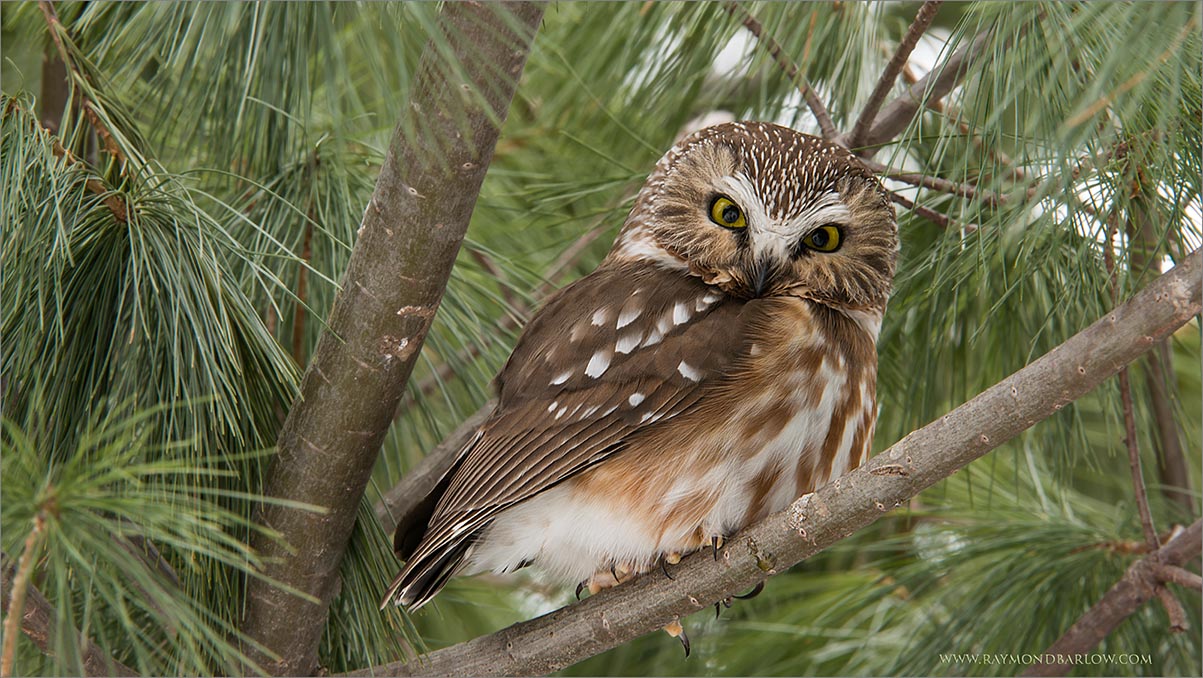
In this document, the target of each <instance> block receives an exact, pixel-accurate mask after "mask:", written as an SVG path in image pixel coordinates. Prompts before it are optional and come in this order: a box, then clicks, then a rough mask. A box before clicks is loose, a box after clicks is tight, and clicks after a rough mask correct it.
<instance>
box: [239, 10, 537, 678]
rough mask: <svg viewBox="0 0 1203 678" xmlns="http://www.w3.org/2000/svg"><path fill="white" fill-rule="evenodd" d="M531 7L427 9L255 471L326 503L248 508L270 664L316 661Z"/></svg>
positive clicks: (250, 613)
mask: <svg viewBox="0 0 1203 678" xmlns="http://www.w3.org/2000/svg"><path fill="white" fill-rule="evenodd" d="M544 9H545V5H544V4H542V3H526V2H507V3H497V4H492V3H448V4H446V5H444V6H443V9H442V10H441V12H440V14H439V19H438V26H439V28H440V30H442V32H443V33H444V35H443V36H442V38H441V40H440V39H439V38H437V37H436V38H432V41H431V43H429V44H428V45H427V46H426V48H425V49H424V50H423V53H422V57H421V60H420V63H419V67H418V74H417V77H416V79H415V81H414V84H413V88H412V90H411V91H410V92H409V96H408V106H407V107H406V111H407V117H403V118H402V119H401V120H400V121H399V123H398V125H397V128H396V130H395V132H394V133H393V138H392V141H391V144H390V147H389V150H388V153H387V154H386V155H385V158H384V163H383V165H382V167H381V170H380V176H379V179H378V180H377V183H376V188H375V190H374V191H373V194H372V197H371V199H370V202H369V207H368V209H367V210H366V211H365V213H364V217H363V222H362V225H361V227H360V229H359V238H358V240H357V241H356V243H355V247H354V249H353V250H352V253H351V260H350V262H349V264H348V268H347V272H346V274H345V276H344V278H343V280H342V283H341V286H340V287H341V291H340V292H339V294H338V296H337V297H336V298H335V301H334V306H333V309H332V311H331V313H330V319H329V323H328V327H329V329H327V330H326V331H325V332H323V334H322V336H321V339H320V340H319V342H318V346H317V349H316V351H315V352H314V357H313V361H312V362H311V364H310V367H309V369H308V370H307V372H306V374H305V377H304V379H303V381H302V383H301V394H300V397H299V398H298V399H297V401H296V402H295V403H294V404H293V406H292V409H291V410H290V411H289V414H288V418H287V420H286V421H285V423H284V427H283V430H282V431H281V433H280V438H279V442H278V444H277V448H278V454H277V455H276V458H275V460H274V462H273V464H272V465H271V468H270V469H269V471H268V473H267V477H266V480H265V487H264V493H265V494H267V495H269V496H271V497H275V498H280V499H286V500H296V501H303V502H306V503H308V504H317V505H319V506H324V507H326V508H327V509H328V510H327V511H326V512H323V513H320V514H319V513H314V512H307V511H301V510H297V509H293V508H288V507H286V506H284V505H280V504H272V505H267V506H262V507H261V508H260V513H259V515H258V516H257V518H258V522H259V523H260V524H261V525H264V526H266V527H268V528H270V529H269V531H274V532H275V533H277V534H278V535H279V536H280V537H281V538H282V540H283V541H282V542H281V541H277V540H275V539H271V538H269V537H267V536H263V535H260V534H257V535H256V537H255V539H254V540H253V541H252V547H253V548H255V550H256V551H257V552H259V553H260V554H261V555H262V556H263V559H264V561H265V562H266V563H267V565H266V566H265V568H264V575H265V577H264V578H262V579H259V578H255V579H251V580H250V581H248V583H247V602H246V613H245V616H244V618H243V623H242V631H243V632H244V633H245V634H246V635H247V636H248V637H249V638H250V639H251V640H252V641H255V642H254V643H253V644H250V646H249V647H248V648H247V652H248V655H249V656H250V658H251V659H252V660H253V661H255V662H256V663H258V664H260V665H261V666H263V667H264V668H265V669H266V670H267V671H268V672H270V673H272V674H277V675H311V674H312V673H313V672H314V671H315V670H316V668H317V665H316V663H317V651H318V643H319V640H320V638H321V635H322V631H323V629H324V628H325V627H326V620H327V616H328V613H329V607H330V603H331V601H332V600H333V598H334V596H335V595H336V594H337V591H338V588H339V576H338V573H339V566H340V564H341V562H342V559H343V554H344V553H345V551H346V548H347V540H348V539H349V537H350V535H351V528H352V526H353V524H354V521H355V514H356V509H357V507H358V505H359V501H360V498H361V497H362V495H363V491H364V488H365V487H366V485H367V482H368V478H369V476H370V475H371V471H372V466H373V465H374V463H375V461H376V457H377V455H378V453H379V450H380V444H381V441H382V440H383V438H384V435H385V433H386V432H387V430H388V427H389V424H390V423H391V422H392V420H393V414H394V413H395V412H396V409H397V404H398V402H400V400H401V395H402V393H403V392H404V388H405V383H406V381H407V380H408V378H409V375H410V373H411V372H412V370H413V366H414V363H415V362H416V360H417V357H418V354H419V352H420V351H419V349H420V348H421V346H422V343H423V341H424V339H425V337H426V333H427V332H428V331H429V329H430V324H431V321H432V320H433V318H434V314H435V312H436V310H437V309H438V305H439V302H440V300H441V298H442V294H443V291H444V289H445V287H446V284H447V279H448V277H449V276H450V273H451V267H452V265H453V263H454V261H455V258H456V255H457V253H458V252H459V249H460V244H461V242H462V241H463V238H464V233H465V231H466V230H467V227H468V221H469V219H470V217H471V215H472V211H473V209H474V207H475V204H476V199H477V196H478V194H479V192H480V186H481V183H482V181H483V180H484V175H485V171H486V170H487V168H488V166H489V162H490V160H491V159H492V156H493V150H494V148H495V146H496V143H497V138H498V135H499V129H500V125H501V123H502V122H503V121H504V120H505V117H506V113H507V111H508V109H509V104H510V101H511V99H512V98H513V95H514V91H515V88H516V87H517V81H518V78H519V76H520V75H521V73H522V70H523V67H524V65H525V62H526V57H527V55H528V54H529V51H530V46H531V44H532V42H533V39H534V33H535V31H536V30H537V28H538V26H539V22H540V20H541V19H542V16H543V11H544ZM503 14H508V15H509V17H505V16H502V15H503ZM507 19H508V20H507ZM436 41H437V42H438V43H439V44H436ZM270 580H275V581H278V582H280V583H282V584H284V585H286V586H289V587H291V588H293V589H295V590H297V591H299V592H301V593H303V594H306V596H308V597H302V596H299V595H295V594H293V593H289V592H288V591H286V590H283V589H281V588H277V587H275V586H274V585H272V584H271V583H269V581H270ZM260 646H261V647H260Z"/></svg>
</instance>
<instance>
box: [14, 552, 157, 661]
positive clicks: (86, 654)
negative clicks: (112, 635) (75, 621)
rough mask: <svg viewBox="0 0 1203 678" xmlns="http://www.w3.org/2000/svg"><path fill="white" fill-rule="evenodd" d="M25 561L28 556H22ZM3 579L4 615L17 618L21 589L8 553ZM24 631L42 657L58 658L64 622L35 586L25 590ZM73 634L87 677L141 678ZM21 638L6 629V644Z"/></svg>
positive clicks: (22, 630)
mask: <svg viewBox="0 0 1203 678" xmlns="http://www.w3.org/2000/svg"><path fill="white" fill-rule="evenodd" d="M22 557H24V554H22ZM0 561H3V565H0V578H2V580H3V581H2V586H0V603H3V611H4V612H5V614H8V615H9V616H13V615H12V614H11V613H10V610H14V609H18V607H19V606H18V605H17V602H16V601H11V602H10V600H9V599H10V597H11V596H12V595H13V592H14V591H13V590H14V588H15V587H16V586H17V585H18V584H16V583H15V582H14V581H13V572H14V569H15V567H14V565H13V564H12V562H11V559H10V558H9V557H8V554H7V553H4V554H0ZM20 620H21V623H20V629H21V632H22V633H24V634H25V637H27V638H29V640H30V641H31V642H32V643H33V644H34V645H35V646H36V647H37V648H38V649H39V650H41V652H42V654H44V655H46V656H47V657H54V656H55V652H56V650H55V648H56V647H58V642H57V639H56V638H55V633H56V632H57V630H58V629H60V628H62V626H61V622H60V621H59V619H58V612H57V611H56V610H55V609H54V605H52V604H51V603H50V601H49V600H46V597H45V596H43V595H42V593H41V592H40V591H38V590H37V589H36V588H34V587H33V586H26V587H25V603H24V609H23V610H22V611H21V612H20ZM68 631H69V633H70V634H71V635H73V636H74V637H76V638H77V640H76V643H77V646H78V647H79V657H80V660H81V667H82V668H83V673H84V675H85V676H137V675H139V674H138V672H137V671H135V670H133V669H131V668H130V667H128V666H126V665H125V664H122V663H121V662H118V661H115V660H114V659H113V658H112V657H110V656H108V655H107V654H105V652H104V651H103V650H102V649H101V648H100V647H99V646H98V645H96V643H93V642H92V641H91V640H90V639H88V638H87V637H86V636H84V635H83V634H81V633H79V632H78V631H75V630H74V629H68ZM17 635H18V634H16V633H12V632H11V631H9V630H8V629H5V643H8V642H9V641H8V639H9V638H12V639H13V640H14V641H15V639H16V637H17Z"/></svg>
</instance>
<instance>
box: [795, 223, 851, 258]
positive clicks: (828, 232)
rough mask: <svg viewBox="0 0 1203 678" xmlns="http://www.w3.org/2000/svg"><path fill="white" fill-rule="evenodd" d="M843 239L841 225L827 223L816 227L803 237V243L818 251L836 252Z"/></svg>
mask: <svg viewBox="0 0 1203 678" xmlns="http://www.w3.org/2000/svg"><path fill="white" fill-rule="evenodd" d="M842 240H843V233H841V232H840V227H839V226H834V225H832V224H827V225H825V226H820V227H818V228H816V229H815V230H813V231H811V232H810V234H809V235H807V236H806V237H805V238H802V244H803V245H806V246H807V247H809V248H810V249H812V250H815V251H816V252H834V251H836V250H838V249H839V248H840V241H842Z"/></svg>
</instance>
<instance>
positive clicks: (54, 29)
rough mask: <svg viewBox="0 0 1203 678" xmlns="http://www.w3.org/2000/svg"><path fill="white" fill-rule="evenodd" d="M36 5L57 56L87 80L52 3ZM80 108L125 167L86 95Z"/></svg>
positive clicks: (40, 1) (44, 0)
mask: <svg viewBox="0 0 1203 678" xmlns="http://www.w3.org/2000/svg"><path fill="white" fill-rule="evenodd" d="M38 7H39V8H41V10H42V17H43V18H44V19H45V20H46V26H47V27H48V28H49V29H50V38H51V40H52V41H53V42H54V46H55V48H56V49H57V50H58V54H59V58H60V59H61V60H62V62H63V64H65V65H66V67H67V69H68V70H70V72H71V74H72V76H73V77H74V78H76V79H78V80H80V81H81V82H87V81H88V78H87V76H86V75H85V74H84V73H83V72H82V71H81V70H80V69H79V65H78V64H76V63H75V60H74V59H72V58H71V53H70V52H69V51H68V50H67V46H66V44H64V43H63V35H65V34H66V32H67V29H66V27H64V26H63V24H62V22H60V21H59V18H58V14H57V13H55V11H54V5H53V4H52V3H51V2H50V1H49V0H38ZM80 109H81V110H82V111H83V114H84V118H85V119H86V120H87V121H88V124H89V125H91V126H92V129H94V130H96V134H97V135H98V136H99V137H100V139H101V141H103V142H104V148H105V150H106V151H107V152H108V154H109V155H111V156H113V157H114V158H115V159H116V160H117V162H118V163H119V164H120V166H121V167H125V164H126V157H125V154H124V153H122V152H121V147H120V146H119V145H118V144H117V140H116V139H114V138H113V132H112V130H110V129H109V128H108V126H106V125H105V124H104V121H103V120H101V118H100V115H99V114H98V113H97V112H96V107H95V106H93V105H92V102H91V101H90V100H89V99H88V97H86V96H83V95H80Z"/></svg>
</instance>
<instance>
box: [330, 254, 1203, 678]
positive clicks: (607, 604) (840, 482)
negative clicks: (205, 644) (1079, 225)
mask: <svg viewBox="0 0 1203 678" xmlns="http://www.w3.org/2000/svg"><path fill="white" fill-rule="evenodd" d="M1200 288H1203V250H1196V251H1195V252H1193V253H1192V254H1191V255H1190V256H1189V257H1187V258H1186V259H1184V260H1183V261H1182V263H1180V264H1179V265H1178V266H1177V267H1175V268H1174V269H1173V270H1172V271H1170V272H1169V273H1166V274H1165V275H1162V276H1161V277H1160V278H1159V279H1157V280H1156V281H1154V282H1153V283H1152V284H1150V285H1149V286H1148V287H1146V288H1145V289H1144V290H1143V291H1141V292H1140V293H1138V294H1137V295H1136V296H1135V297H1133V298H1132V299H1131V300H1130V301H1129V302H1128V303H1125V304H1123V305H1122V306H1119V307H1118V308H1116V309H1114V310H1113V311H1112V312H1111V313H1109V314H1107V316H1106V317H1104V318H1102V319H1101V320H1099V321H1097V322H1095V323H1094V324H1093V325H1091V326H1090V327H1088V328H1086V329H1085V330H1083V331H1081V332H1079V333H1078V334H1076V335H1074V336H1073V337H1071V338H1070V339H1068V340H1067V341H1066V342H1065V343H1063V344H1061V345H1060V346H1058V347H1057V348H1055V349H1053V350H1052V351H1049V352H1048V353H1047V354H1045V355H1044V356H1042V357H1040V358H1038V359H1037V360H1035V361H1034V362H1032V363H1031V364H1030V365H1028V366H1027V367H1024V368H1023V369H1021V370H1019V371H1018V372H1016V373H1015V374H1013V375H1011V376H1010V377H1007V378H1006V379H1004V380H1003V381H1001V382H999V383H998V384H996V385H994V386H992V387H991V388H989V389H987V390H986V391H984V392H982V393H981V394H979V395H978V396H977V397H975V398H973V399H972V400H970V401H969V402H967V403H965V404H964V405H961V406H960V407H958V408H956V409H955V410H953V411H952V412H949V413H948V414H947V415H945V416H943V417H941V418H940V419H938V420H936V421H934V422H932V423H931V424H928V425H927V426H924V427H923V428H921V429H919V430H917V431H914V432H913V433H911V434H909V435H907V436H906V437H905V438H903V439H902V440H900V441H899V442H897V443H895V444H894V445H893V446H891V447H890V448H889V449H887V450H886V451H884V452H882V453H881V454H878V455H877V456H875V457H873V458H872V459H870V460H869V461H868V463H866V464H865V465H864V466H862V467H861V468H859V469H857V470H855V471H853V472H851V473H849V474H847V475H845V476H842V477H841V478H838V479H836V480H835V481H834V482H831V483H829V484H827V485H825V486H823V487H822V488H820V489H819V490H817V491H815V492H813V493H811V494H808V495H806V496H803V497H801V498H800V499H798V500H797V501H795V502H794V503H793V504H792V505H791V506H790V507H789V508H787V509H786V510H785V511H782V512H780V513H777V514H774V515H772V516H769V517H768V518H766V519H765V520H763V521H761V522H760V523H757V524H756V525H753V526H752V527H750V528H748V529H747V530H745V531H743V532H742V533H740V534H738V535H736V536H735V537H734V538H732V540H731V541H730V542H728V544H729V545H728V546H727V547H726V548H725V549H723V551H722V557H721V558H719V559H717V562H716V561H715V560H712V559H711V557H710V554H709V553H703V554H696V553H695V554H694V555H692V556H690V557H688V558H686V559H685V560H683V561H681V564H680V565H679V566H678V567H677V569H676V570H675V572H674V576H675V578H674V579H671V580H669V579H666V578H665V577H664V576H663V575H661V574H659V573H658V572H653V573H649V574H647V575H644V576H642V577H639V578H637V579H635V580H634V581H631V582H628V583H625V584H623V585H621V586H617V587H615V588H612V589H609V590H606V591H603V592H601V593H599V594H598V595H596V596H591V597H589V598H587V599H585V600H584V601H582V602H580V603H577V604H574V605H571V606H568V607H566V608H563V609H560V610H557V611H555V612H552V613H550V614H547V615H544V616H542V617H539V618H537V619H533V620H530V621H527V622H523V623H520V624H516V625H514V626H511V627H509V628H507V629H503V630H501V631H498V632H497V633H494V634H491V635H488V636H482V637H480V638H476V639H474V640H470V641H468V642H465V643H460V644H459V645H455V646H452V647H449V648H446V649H443V650H439V651H437V652H433V653H431V654H429V655H426V657H425V658H424V659H422V660H420V661H418V662H412V663H409V664H405V663H395V664H389V665H386V666H382V667H374V668H370V669H365V670H363V671H361V672H357V673H355V674H350V675H379V674H381V673H388V674H393V675H448V674H456V675H535V674H545V673H550V672H552V671H556V670H559V669H561V668H564V667H566V666H569V665H571V664H574V663H576V662H578V661H580V660H582V659H585V658H587V657H591V656H593V655H596V654H599V653H601V652H603V651H605V650H607V649H610V648H613V647H616V646H618V645H619V644H622V643H624V642H626V641H628V640H631V639H632V638H635V637H638V636H641V635H643V634H646V633H649V632H651V631H654V630H656V629H659V628H661V627H663V626H665V625H666V624H668V623H670V622H672V621H674V620H677V619H680V618H682V617H684V616H686V615H689V614H691V613H693V612H697V611H698V610H701V609H703V608H706V607H708V606H709V605H711V604H713V603H714V602H715V601H718V600H722V599H724V598H726V597H727V596H730V595H733V594H735V593H739V592H740V591H743V590H747V589H748V588H749V587H751V586H754V585H755V584H757V583H759V582H761V581H763V580H764V579H765V578H766V576H772V575H774V574H777V573H778V572H782V571H784V570H786V569H788V568H789V567H792V566H793V565H794V564H796V563H798V562H800V561H801V560H803V559H805V558H808V557H810V556H812V555H814V554H815V553H818V552H819V551H822V550H823V549H825V548H827V547H828V546H831V545H832V544H834V543H835V542H837V541H839V540H840V539H843V538H844V537H846V536H848V535H849V534H852V533H853V532H855V531H856V530H858V529H860V528H862V527H865V526H866V525H869V524H871V523H873V522H874V521H876V520H877V519H878V518H880V517H881V516H882V515H884V514H885V513H887V512H888V511H890V510H891V509H893V508H895V507H897V506H902V505H905V503H906V502H907V501H908V500H909V499H910V498H911V497H914V496H915V495H917V494H919V492H921V491H923V490H924V489H925V488H927V487H930V486H931V485H933V484H934V483H936V482H938V481H940V480H942V479H944V478H947V477H948V476H950V475H952V474H953V473H955V472H956V471H957V470H958V469H960V468H963V467H964V466H965V465H966V464H968V463H969V462H971V461H973V460H975V459H978V458H979V457H981V456H983V455H985V454H986V453H987V452H989V451H990V450H992V449H994V448H995V447H998V446H999V445H1001V444H1003V443H1005V442H1007V441H1008V440H1010V439H1012V438H1014V437H1015V436H1017V435H1019V434H1020V433H1021V432H1023V431H1024V430H1026V429H1027V428H1029V427H1031V426H1033V425H1034V424H1035V423H1036V422H1038V421H1040V420H1042V419H1044V418H1046V417H1049V416H1051V415H1052V414H1053V413H1054V412H1056V411H1058V410H1060V409H1061V408H1062V407H1064V406H1065V405H1068V404H1069V403H1071V402H1073V401H1074V400H1075V399H1077V398H1079V397H1081V396H1083V395H1085V394H1086V393H1088V392H1090V391H1091V390H1093V389H1094V388H1095V387H1096V386H1098V385H1099V384H1100V383H1102V382H1103V380H1105V379H1107V378H1109V377H1110V376H1111V375H1113V374H1115V373H1116V372H1118V371H1119V369H1120V368H1121V367H1123V366H1124V365H1126V364H1128V363H1129V362H1131V361H1132V360H1134V359H1136V358H1137V357H1139V356H1140V355H1142V354H1143V353H1145V352H1146V351H1147V350H1148V349H1149V348H1150V346H1152V345H1153V343H1154V342H1156V341H1157V340H1159V339H1162V338H1164V337H1167V336H1169V335H1170V334H1171V333H1172V332H1173V331H1174V330H1176V329H1177V328H1178V327H1180V326H1182V325H1183V324H1184V323H1186V322H1187V321H1189V320H1190V319H1191V318H1192V317H1194V316H1195V315H1197V314H1198V313H1199V311H1200V309H1201V306H1203V303H1201V301H1200ZM1197 550H1198V549H1197V548H1196V549H1195V551H1197Z"/></svg>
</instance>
